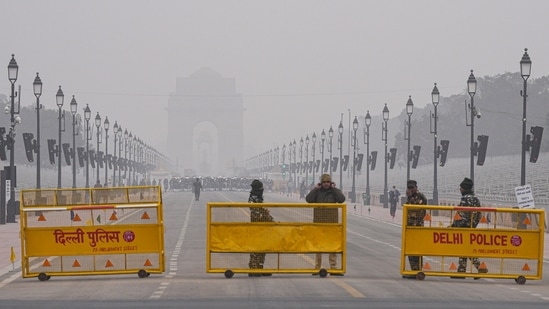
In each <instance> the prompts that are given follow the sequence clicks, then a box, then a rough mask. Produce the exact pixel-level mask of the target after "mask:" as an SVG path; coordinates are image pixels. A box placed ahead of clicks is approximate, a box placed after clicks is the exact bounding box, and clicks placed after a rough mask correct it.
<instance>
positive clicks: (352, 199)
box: [351, 116, 358, 203]
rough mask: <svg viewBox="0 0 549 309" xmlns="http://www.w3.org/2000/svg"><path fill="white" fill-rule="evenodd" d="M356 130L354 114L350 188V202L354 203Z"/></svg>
mask: <svg viewBox="0 0 549 309" xmlns="http://www.w3.org/2000/svg"><path fill="white" fill-rule="evenodd" d="M357 130H358V119H357V118H356V116H355V120H353V187H352V189H351V192H352V193H351V194H352V195H351V203H356V190H355V173H356V172H355V170H356V166H355V164H356V131H357Z"/></svg>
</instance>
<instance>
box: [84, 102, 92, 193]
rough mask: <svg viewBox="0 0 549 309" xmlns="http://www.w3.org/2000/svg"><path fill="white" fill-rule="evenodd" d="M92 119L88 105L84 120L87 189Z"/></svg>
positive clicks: (88, 185)
mask: <svg viewBox="0 0 549 309" xmlns="http://www.w3.org/2000/svg"><path fill="white" fill-rule="evenodd" d="M90 119H91V110H90V107H89V106H88V104H86V108H85V109H84V120H85V121H86V188H89V187H90V155H89V150H90V139H91V136H90Z"/></svg>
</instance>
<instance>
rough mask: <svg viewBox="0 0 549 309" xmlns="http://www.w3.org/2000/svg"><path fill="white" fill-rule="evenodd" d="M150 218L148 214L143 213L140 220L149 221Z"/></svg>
mask: <svg viewBox="0 0 549 309" xmlns="http://www.w3.org/2000/svg"><path fill="white" fill-rule="evenodd" d="M150 218H151V217H149V214H148V213H147V212H146V211H145V212H144V213H143V215H142V216H141V220H149V219H150Z"/></svg>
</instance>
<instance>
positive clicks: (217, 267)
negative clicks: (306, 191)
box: [206, 203, 347, 274]
mask: <svg viewBox="0 0 549 309" xmlns="http://www.w3.org/2000/svg"><path fill="white" fill-rule="evenodd" d="M256 208H261V211H262V212H263V213H266V214H269V215H270V217H268V216H265V220H264V221H262V220H260V221H253V220H254V219H253V217H252V212H253V211H254V210H255V209H256ZM318 209H323V210H333V211H317V210H318ZM325 213H329V216H328V215H326V216H325V215H324V214H325ZM206 220H207V221H206V225H207V227H206V233H207V235H206V272H210V273H211V272H224V271H227V270H230V271H232V272H235V273H237V272H244V273H252V272H261V271H263V272H269V273H311V272H313V273H315V272H318V271H319V269H318V268H317V267H315V260H316V258H317V253H322V256H323V261H322V264H321V266H320V268H328V267H329V266H330V265H329V263H328V260H329V259H328V255H327V254H326V253H332V254H334V255H335V257H336V260H337V265H336V266H335V268H332V269H330V272H332V273H344V272H345V271H346V261H345V260H346V222H347V221H346V204H335V203H334V204H331V203H325V204H309V203H261V204H259V203H258V204H253V203H208V205H207V216H206ZM251 221H253V222H251ZM257 263H260V265H261V267H260V268H257V265H256V264H257ZM226 274H227V273H226Z"/></svg>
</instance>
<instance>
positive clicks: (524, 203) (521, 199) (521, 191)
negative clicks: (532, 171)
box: [515, 185, 536, 209]
mask: <svg viewBox="0 0 549 309" xmlns="http://www.w3.org/2000/svg"><path fill="white" fill-rule="evenodd" d="M515 196H516V197H517V205H518V207H519V208H528V209H532V208H536V205H534V194H533V193H532V187H530V185H524V186H520V187H516V188H515Z"/></svg>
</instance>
